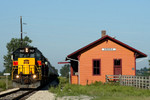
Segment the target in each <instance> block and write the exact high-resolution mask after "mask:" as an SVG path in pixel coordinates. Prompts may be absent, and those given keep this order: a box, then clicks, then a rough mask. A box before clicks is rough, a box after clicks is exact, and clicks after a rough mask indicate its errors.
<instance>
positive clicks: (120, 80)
mask: <svg viewBox="0 0 150 100" xmlns="http://www.w3.org/2000/svg"><path fill="white" fill-rule="evenodd" d="M121 78H122V77H121V74H120V75H119V82H120V85H122V79H121Z"/></svg>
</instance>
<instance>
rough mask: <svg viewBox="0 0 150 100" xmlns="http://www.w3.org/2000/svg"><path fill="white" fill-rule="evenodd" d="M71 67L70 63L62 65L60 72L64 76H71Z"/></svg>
mask: <svg viewBox="0 0 150 100" xmlns="http://www.w3.org/2000/svg"><path fill="white" fill-rule="evenodd" d="M69 67H70V66H69V65H64V66H62V68H61V69H60V74H61V76H62V77H67V78H69Z"/></svg>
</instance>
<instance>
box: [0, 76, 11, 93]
mask: <svg viewBox="0 0 150 100" xmlns="http://www.w3.org/2000/svg"><path fill="white" fill-rule="evenodd" d="M8 88H12V81H11V80H10V79H9V80H8ZM3 90H6V79H5V78H0V91H3Z"/></svg>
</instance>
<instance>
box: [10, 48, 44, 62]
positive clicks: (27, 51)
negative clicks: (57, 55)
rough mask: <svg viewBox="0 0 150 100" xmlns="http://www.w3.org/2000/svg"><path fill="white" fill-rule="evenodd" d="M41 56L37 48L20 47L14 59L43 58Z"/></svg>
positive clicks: (14, 54)
mask: <svg viewBox="0 0 150 100" xmlns="http://www.w3.org/2000/svg"><path fill="white" fill-rule="evenodd" d="M41 57H42V54H41V52H40V51H39V50H37V49H35V48H19V49H18V50H16V51H15V52H14V53H13V59H14V60H18V58H36V59H37V60H41Z"/></svg>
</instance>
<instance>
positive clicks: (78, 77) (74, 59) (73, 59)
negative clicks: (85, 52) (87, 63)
mask: <svg viewBox="0 0 150 100" xmlns="http://www.w3.org/2000/svg"><path fill="white" fill-rule="evenodd" d="M66 58H67V59H68V60H72V61H76V62H78V84H79V85H80V68H79V66H80V62H79V60H76V59H72V58H68V57H66Z"/></svg>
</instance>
